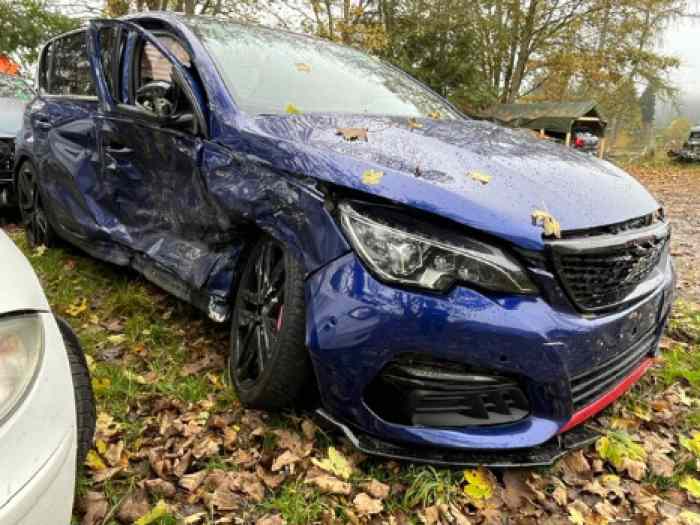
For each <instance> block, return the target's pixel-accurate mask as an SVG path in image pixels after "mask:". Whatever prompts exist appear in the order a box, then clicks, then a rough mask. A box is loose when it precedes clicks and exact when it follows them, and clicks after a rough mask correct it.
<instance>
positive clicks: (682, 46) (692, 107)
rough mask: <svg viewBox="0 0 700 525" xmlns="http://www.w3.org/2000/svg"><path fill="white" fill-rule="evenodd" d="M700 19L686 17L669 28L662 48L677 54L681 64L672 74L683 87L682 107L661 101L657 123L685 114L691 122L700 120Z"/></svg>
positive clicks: (669, 52)
mask: <svg viewBox="0 0 700 525" xmlns="http://www.w3.org/2000/svg"><path fill="white" fill-rule="evenodd" d="M699 35H700V20H699V19H689V18H683V19H680V20H677V21H675V22H673V23H672V24H671V25H670V26H669V28H668V29H667V30H666V32H665V34H664V36H663V38H662V40H661V42H659V47H660V48H661V50H662V52H663V53H664V54H669V55H674V56H676V57H678V58H679V59H680V61H681V66H680V67H679V68H678V69H677V70H675V71H673V72H672V73H671V80H672V81H673V83H674V84H675V86H676V87H677V88H678V89H679V91H680V93H679V102H680V106H679V107H678V108H676V107H672V106H671V104H667V103H661V104H660V106H659V108H658V109H659V111H657V118H656V123H657V125H659V126H665V125H667V124H668V122H669V121H670V120H671V119H672V118H674V117H676V116H678V115H679V113H680V114H682V115H683V116H684V117H686V118H688V119H689V120H690V121H691V122H693V123H696V122H700V38H698V36H699Z"/></svg>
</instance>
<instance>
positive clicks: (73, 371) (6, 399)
mask: <svg viewBox="0 0 700 525" xmlns="http://www.w3.org/2000/svg"><path fill="white" fill-rule="evenodd" d="M0 290H1V291H0V524H2V525H15V524H22V525H67V524H69V523H70V521H71V510H72V506H73V492H74V490H75V477H76V466H77V465H79V464H82V460H83V459H84V455H85V454H86V453H87V450H88V449H89V447H90V445H91V443H92V437H93V433H94V429H95V401H94V398H93V394H92V387H91V385H90V376H89V373H88V369H87V366H86V363H85V356H84V354H83V352H82V350H81V349H80V346H79V344H78V340H77V339H76V337H75V335H74V334H73V332H72V331H71V330H70V328H69V327H68V325H67V324H66V323H65V322H64V321H62V320H60V319H57V318H55V317H54V315H53V314H52V313H51V310H50V308H49V305H48V302H47V301H46V297H45V295H44V293H43V291H42V289H41V285H40V284H39V280H38V279H37V277H36V275H35V274H34V271H33V270H32V267H31V266H30V264H29V263H28V262H27V260H26V258H25V257H24V255H22V253H21V252H20V251H19V250H18V249H17V247H16V246H15V245H14V244H13V242H12V241H11V240H10V239H9V238H8V237H7V235H6V234H5V233H4V232H3V231H2V230H0Z"/></svg>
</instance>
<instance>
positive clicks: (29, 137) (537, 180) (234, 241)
mask: <svg viewBox="0 0 700 525" xmlns="http://www.w3.org/2000/svg"><path fill="white" fill-rule="evenodd" d="M128 21H129V22H133V23H138V24H140V25H142V26H144V27H147V28H152V27H155V26H156V25H160V26H165V27H167V28H169V30H170V31H172V32H173V33H175V34H176V35H177V36H178V37H179V38H180V39H181V40H182V41H183V42H185V43H186V45H187V46H188V47H189V49H190V52H191V54H192V59H193V64H194V65H195V67H196V68H197V70H198V73H199V79H201V82H200V81H199V80H196V79H195V78H193V77H191V76H190V75H189V73H187V72H184V73H183V74H184V75H185V77H186V82H187V83H188V84H189V85H191V87H192V90H193V92H194V96H195V97H196V99H197V100H199V101H200V102H202V110H203V111H202V112H203V114H204V117H205V119H206V127H207V133H206V134H205V135H204V136H202V137H192V136H189V135H187V134H184V133H180V132H175V131H168V130H165V129H162V128H160V127H159V126H157V125H154V124H153V123H152V122H148V121H147V120H139V119H137V118H132V116H129V115H127V114H125V113H124V111H123V110H122V109H120V108H119V107H118V105H117V104H115V103H114V101H113V100H111V97H110V96H109V95H108V90H107V88H106V85H105V82H104V78H103V76H102V74H101V72H100V71H99V67H98V66H99V64H98V61H97V60H96V59H95V57H96V56H98V54H99V42H98V41H97V40H96V39H94V38H93V39H90V50H91V61H92V66H93V73H94V76H95V78H96V80H97V82H98V88H99V92H100V93H101V96H100V102H99V103H98V100H97V99H95V100H67V99H65V98H54V97H47V96H45V95H39V96H38V98H36V99H35V100H34V101H33V102H32V103H31V105H30V106H29V108H28V110H27V112H26V114H25V122H24V130H23V132H22V134H21V136H20V139H19V142H18V165H19V164H20V163H21V162H23V161H25V160H28V161H31V162H33V163H34V164H35V166H36V168H37V169H38V173H39V177H40V192H41V196H42V199H43V201H44V205H45V207H46V208H47V213H48V215H49V218H50V221H51V223H52V224H53V225H54V226H55V227H56V228H57V230H58V233H59V234H60V235H61V236H62V237H64V238H66V239H67V240H69V241H70V242H72V243H74V244H77V245H78V246H81V247H82V248H84V249H85V250H86V251H88V252H89V253H91V254H93V255H94V256H96V257H98V258H101V259H104V260H107V261H110V262H113V263H116V264H119V265H131V266H133V267H135V268H136V269H138V270H139V271H141V272H142V273H144V275H146V276H147V277H148V278H150V279H152V280H154V281H155V282H157V283H159V284H161V285H162V286H163V287H165V288H166V289H168V290H169V291H171V292H173V293H175V294H176V295H178V296H180V297H182V298H184V299H187V300H190V301H192V302H193V303H195V304H197V305H198V306H200V307H202V308H204V309H205V310H207V311H208V312H209V314H210V316H212V318H215V319H217V320H223V319H225V317H226V314H227V313H228V307H229V306H228V305H229V304H230V299H231V294H232V291H233V290H234V289H235V283H236V271H237V267H238V262H239V259H240V257H241V254H242V253H244V251H245V249H246V247H247V245H248V243H249V241H250V239H251V237H254V236H255V235H256V232H259V231H260V230H263V231H266V232H268V233H270V234H271V235H273V236H274V237H276V238H277V239H279V240H281V241H282V242H284V243H285V245H287V246H288V247H289V248H290V249H291V250H292V252H293V253H294V254H295V255H296V256H297V257H298V258H299V260H300V261H302V262H303V264H304V267H305V269H306V271H307V274H308V275H309V277H308V280H307V303H308V305H307V308H308V315H307V334H308V335H307V339H308V346H309V348H310V351H311V354H312V358H313V362H314V366H315V370H316V375H317V379H318V382H319V385H320V387H321V392H322V397H323V403H324V405H325V407H326V408H327V409H329V410H330V411H331V412H332V413H333V414H335V415H337V416H338V417H340V418H342V419H344V420H345V421H347V422H350V423H351V424H353V425H356V426H358V427H360V428H361V429H363V430H365V431H367V432H369V433H374V434H377V435H382V436H385V437H387V438H391V439H395V440H399V441H404V442H410V443H414V444H431V445H439V446H445V447H458V448H459V447H467V448H468V447H477V448H519V447H528V446H532V445H537V444H539V443H542V442H544V441H546V440H547V439H549V438H550V437H551V436H553V435H555V434H556V433H557V431H558V430H559V429H560V428H561V427H562V426H563V424H564V423H565V421H566V420H567V419H568V417H569V416H570V415H571V412H572V407H571V401H570V395H569V390H568V388H569V387H568V377H569V375H570V374H572V373H575V372H576V371H577V370H579V369H582V368H584V367H585V366H589V365H590V363H591V362H595V361H598V360H602V359H604V358H605V357H607V356H609V355H611V353H612V352H614V351H616V349H618V348H619V336H620V334H621V333H623V332H624V330H625V327H626V325H627V324H629V322H628V321H627V319H629V318H630V315H631V314H632V313H633V311H636V310H637V309H643V308H644V304H647V303H649V302H651V301H654V300H655V297H657V296H659V294H661V295H663V294H664V293H665V292H664V290H667V289H669V288H670V287H671V282H672V277H671V276H672V270H671V267H670V262H669V268H668V271H667V279H666V283H665V285H664V288H663V290H662V289H660V290H659V291H657V292H656V295H655V296H654V297H651V298H648V299H647V300H646V301H645V302H644V303H642V304H641V305H640V304H638V305H635V306H634V307H631V308H628V309H626V310H622V311H619V312H616V313H614V314H609V315H602V316H594V317H593V316H592V317H589V318H586V317H583V316H581V314H579V313H577V312H576V311H575V310H574V309H573V307H572V306H571V304H570V303H569V301H568V299H567V298H566V296H565V295H564V294H563V292H562V291H561V287H560V286H559V285H558V284H557V282H556V280H555V278H554V277H553V276H552V275H551V274H550V273H548V272H547V271H545V270H542V269H537V268H531V274H532V275H533V277H534V279H535V280H536V282H537V284H538V286H539V287H540V289H541V290H542V297H523V296H495V295H489V296H487V295H484V294H482V293H480V292H478V291H476V290H471V289H468V288H466V287H458V288H455V289H454V290H452V291H451V292H450V293H449V294H447V295H445V296H440V295H432V294H427V293H421V292H416V291H410V290H403V289H398V288H393V287H389V286H386V285H384V284H382V283H379V282H378V281H376V280H375V279H374V278H373V277H372V276H371V275H370V274H369V273H368V272H367V271H366V270H365V269H364V268H363V266H362V264H361V263H360V262H359V261H358V260H357V258H356V257H355V255H354V254H352V253H351V251H350V247H349V245H348V244H347V242H346V241H345V239H344V237H343V235H342V233H341V232H340V230H339V228H338V226H337V224H336V222H335V219H334V218H333V214H332V206H330V205H329V204H330V203H329V198H328V188H331V189H337V188H346V189H351V190H354V191H357V192H361V193H364V194H368V195H372V196H374V197H380V198H383V199H387V200H389V201H393V202H396V203H400V204H403V205H406V206H407V207H413V208H417V209H421V210H424V211H426V212H430V213H433V214H435V215H439V216H442V217H444V218H447V219H450V220H451V221H453V223H455V225H463V227H467V228H468V229H471V230H478V231H481V232H484V233H486V234H487V235H489V236H491V237H493V238H495V239H499V240H501V241H503V243H504V244H506V245H507V244H508V243H512V244H514V245H516V246H518V247H520V248H524V249H528V250H533V251H538V252H542V251H543V250H544V249H545V244H544V241H543V238H542V230H541V228H540V227H538V226H535V225H533V224H532V221H531V213H532V211H533V210H534V209H545V210H548V211H549V212H550V213H551V214H553V215H554V216H555V217H556V218H557V219H558V220H559V222H560V223H561V225H562V228H563V229H564V230H570V229H580V228H588V227H594V226H600V225H607V224H612V223H617V222H620V221H624V220H627V219H630V218H633V217H638V216H641V215H644V214H646V213H650V212H652V211H654V210H656V209H657V208H658V204H657V203H656V201H655V200H654V199H653V198H652V197H651V196H650V195H649V194H648V193H647V192H646V190H645V189H644V188H642V186H641V185H639V184H638V183H637V182H636V181H635V180H634V179H633V178H632V177H630V176H629V175H627V174H626V173H624V172H623V171H622V170H620V169H618V168H616V167H614V166H613V165H611V164H609V163H607V162H604V161H600V160H598V159H594V158H592V157H590V156H586V155H582V154H580V153H577V152H575V151H573V150H571V149H567V148H564V147H561V146H558V145H554V144H550V143H547V142H545V141H541V140H538V139H536V138H534V137H532V136H530V135H529V134H528V132H521V131H514V130H509V129H505V128H501V127H498V126H495V125H493V124H489V123H484V122H475V121H470V120H467V119H464V120H453V121H434V120H429V119H426V120H421V121H420V124H421V125H422V127H420V128H416V127H415V126H409V123H408V121H407V120H406V119H401V118H392V117H376V116H353V115H346V116H341V115H318V114H315V115H299V116H281V115H280V116H259V117H254V116H250V115H246V114H245V113H243V112H241V111H240V110H239V108H238V107H237V106H236V103H235V101H234V100H233V98H232V97H231V95H230V93H229V92H228V91H227V90H226V88H225V86H224V83H223V81H222V79H221V77H220V75H219V73H218V71H217V67H216V64H215V63H214V62H213V61H212V58H211V57H210V56H209V54H208V53H207V52H206V50H205V49H204V47H203V46H202V44H201V42H200V41H199V40H198V39H197V38H196V37H195V36H194V34H193V33H192V31H191V30H190V29H189V28H188V26H187V24H186V22H185V21H184V20H183V19H181V18H180V17H177V16H175V15H172V14H158V13H149V14H147V15H138V16H134V17H129V18H128ZM143 34H145V35H146V36H148V33H147V32H144V33H143ZM319 45H323V44H321V43H319ZM134 46H135V42H134V39H133V38H131V39H130V40H129V42H128V43H127V46H126V49H127V53H128V52H129V50H131V49H133V48H134ZM121 74H122V77H123V78H124V80H125V85H128V81H129V71H128V70H127V69H125V70H123V71H122V73H121ZM37 118H45V119H48V120H49V121H50V123H51V125H52V129H51V130H50V131H48V132H46V131H41V130H40V129H39V127H37V126H36V119H37ZM339 127H365V128H368V130H369V133H368V141H367V142H364V141H356V142H348V141H345V140H344V139H343V138H342V137H340V136H338V135H336V129H337V128H339ZM109 137H112V138H115V139H116V140H117V141H118V142H119V143H120V144H121V145H123V146H124V147H125V148H126V150H125V152H123V154H119V153H118V152H117V153H115V152H110V151H107V150H106V148H105V144H106V140H107V139H106V138H109ZM368 169H374V170H381V171H382V172H383V173H384V176H383V177H382V179H381V181H380V182H379V184H377V185H371V186H369V185H366V184H364V183H363V181H362V174H363V172H364V171H365V170H368ZM471 171H479V172H481V173H485V174H487V175H490V176H491V177H492V178H491V181H490V183H489V184H487V185H483V184H481V183H479V182H477V181H475V180H473V179H471V178H470V177H469V176H468V173H469V172H471ZM663 301H664V308H666V307H667V305H666V303H667V300H666V297H665V296H664V297H663ZM654 304H657V303H654ZM657 312H658V308H657ZM655 313H656V312H655ZM662 324H663V320H659V325H658V326H662ZM616 340H617V341H618V343H617V344H616V345H613V344H612V343H613V341H616ZM402 352H429V353H430V354H431V355H432V356H434V357H441V358H445V359H451V360H455V361H459V362H466V363H470V364H474V365H481V366H484V367H487V368H490V369H493V370H500V371H503V372H507V373H511V374H517V375H520V376H522V377H526V378H527V379H528V394H529V397H530V400H531V403H532V414H531V416H530V417H529V418H527V419H526V420H523V421H521V422H519V423H516V424H512V425H506V426H499V427H491V428H479V429H452V430H444V429H443V430H438V429H427V428H416V427H403V426H400V425H395V424H390V423H387V422H385V421H382V420H381V419H380V418H378V417H377V416H375V415H374V414H373V413H372V412H371V411H370V410H369V408H368V407H367V406H366V405H365V404H364V402H363V401H362V393H363V390H364V387H365V386H366V385H367V384H368V383H369V381H370V380H371V379H372V378H373V377H374V376H375V375H376V373H377V372H378V371H379V369H380V368H381V367H382V366H383V365H384V364H385V363H387V362H388V361H389V360H390V359H391V358H392V357H395V356H396V355H399V354H400V353H402ZM533 365H536V366H533Z"/></svg>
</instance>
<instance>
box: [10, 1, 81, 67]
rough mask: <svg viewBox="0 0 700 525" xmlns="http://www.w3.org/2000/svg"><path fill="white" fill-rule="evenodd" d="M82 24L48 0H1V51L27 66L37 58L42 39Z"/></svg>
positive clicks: (43, 40)
mask: <svg viewBox="0 0 700 525" xmlns="http://www.w3.org/2000/svg"><path fill="white" fill-rule="evenodd" d="M79 24H80V22H79V21H78V20H76V19H74V18H70V17H67V16H65V15H62V14H60V13H57V12H54V11H52V10H50V9H49V8H48V3H47V1H46V0H0V54H7V55H9V56H11V57H12V58H13V59H15V61H17V62H18V63H19V64H20V65H22V66H24V67H23V68H24V69H26V66H27V65H28V64H30V63H33V62H35V61H36V60H37V58H38V56H39V51H40V45H41V44H42V43H43V42H45V41H46V40H48V39H49V38H51V37H52V36H54V35H57V34H60V33H63V32H65V31H69V30H71V29H74V28H76V27H78V25H79Z"/></svg>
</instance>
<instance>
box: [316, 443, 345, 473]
mask: <svg viewBox="0 0 700 525" xmlns="http://www.w3.org/2000/svg"><path fill="white" fill-rule="evenodd" d="M311 462H312V463H313V464H314V465H316V466H317V467H318V468H320V469H322V470H325V471H326V472H330V473H331V474H335V475H336V476H338V477H340V478H342V479H348V478H350V475H351V474H352V465H350V462H349V461H348V460H347V459H346V458H345V456H343V455H342V454H341V453H340V452H338V451H337V450H336V449H335V447H329V448H328V456H327V457H326V458H324V459H322V460H318V459H316V458H313V459H312V460H311Z"/></svg>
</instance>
